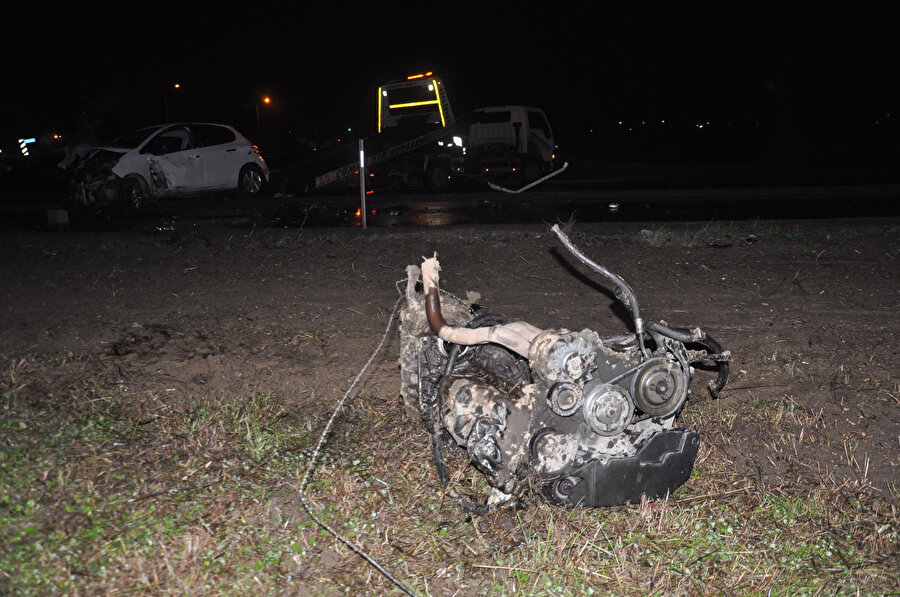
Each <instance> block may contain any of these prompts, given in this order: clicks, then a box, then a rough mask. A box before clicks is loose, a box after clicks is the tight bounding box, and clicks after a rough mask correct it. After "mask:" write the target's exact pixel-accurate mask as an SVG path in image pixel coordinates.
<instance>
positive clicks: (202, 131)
mask: <svg viewBox="0 0 900 597" xmlns="http://www.w3.org/2000/svg"><path fill="white" fill-rule="evenodd" d="M191 130H192V132H193V134H194V141H195V143H196V146H197V151H198V153H199V154H200V158H201V160H202V161H203V170H204V172H205V175H206V184H207V185H208V186H209V187H210V188H226V187H233V186H235V185H236V184H237V175H238V172H239V171H240V169H241V166H243V165H244V164H245V163H246V162H247V151H248V149H249V148H248V147H247V143H246V142H245V141H243V139H239V138H238V136H237V135H235V133H234V132H233V131H232V130H231V129H230V128H228V127H226V126H220V125H217V124H193V125H191Z"/></svg>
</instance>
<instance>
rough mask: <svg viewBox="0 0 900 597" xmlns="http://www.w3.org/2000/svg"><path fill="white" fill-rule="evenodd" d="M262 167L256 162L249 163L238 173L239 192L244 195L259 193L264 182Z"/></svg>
mask: <svg viewBox="0 0 900 597" xmlns="http://www.w3.org/2000/svg"><path fill="white" fill-rule="evenodd" d="M264 182H265V181H264V179H263V173H262V169H261V168H260V167H259V166H256V165H254V164H247V165H246V166H244V167H243V168H241V172H240V174H238V193H239V194H241V195H244V196H248V195H256V194H258V193H259V192H260V191H261V190H262V188H263V184H264Z"/></svg>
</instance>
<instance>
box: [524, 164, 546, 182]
mask: <svg viewBox="0 0 900 597" xmlns="http://www.w3.org/2000/svg"><path fill="white" fill-rule="evenodd" d="M542 172H543V169H542V168H541V165H540V164H539V163H538V162H536V161H534V160H531V161H529V162H528V163H526V164H525V167H524V168H523V169H522V176H523V177H524V178H525V182H534V181H536V180H537V179H539V178H540V177H541V173H542Z"/></svg>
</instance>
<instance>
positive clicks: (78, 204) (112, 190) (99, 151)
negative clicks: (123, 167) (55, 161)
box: [59, 146, 124, 208]
mask: <svg viewBox="0 0 900 597" xmlns="http://www.w3.org/2000/svg"><path fill="white" fill-rule="evenodd" d="M123 154H124V151H123V150H122V149H119V148H108V147H95V146H88V147H80V148H76V149H75V150H73V151H72V152H70V154H69V155H67V156H66V158H65V159H64V160H63V161H61V162H60V163H59V167H61V168H64V169H66V170H70V171H71V173H72V175H71V179H70V181H69V187H68V190H67V192H66V196H65V198H64V201H63V202H64V204H65V205H66V206H67V207H72V208H85V207H91V206H96V207H102V206H107V205H110V204H113V203H115V202H116V201H117V200H118V199H119V197H120V193H121V178H120V177H119V176H117V175H116V174H115V173H114V171H113V169H114V168H115V167H116V164H118V163H119V160H120V159H121V158H122V155H123Z"/></svg>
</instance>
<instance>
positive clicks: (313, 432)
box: [0, 357, 900, 595]
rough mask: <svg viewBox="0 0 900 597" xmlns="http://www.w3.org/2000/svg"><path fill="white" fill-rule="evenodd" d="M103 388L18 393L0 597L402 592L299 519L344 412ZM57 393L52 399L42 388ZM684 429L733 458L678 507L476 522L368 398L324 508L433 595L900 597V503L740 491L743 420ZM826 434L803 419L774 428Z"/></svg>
mask: <svg viewBox="0 0 900 597" xmlns="http://www.w3.org/2000/svg"><path fill="white" fill-rule="evenodd" d="M90 371H91V363H85V362H80V361H79V359H77V358H74V359H73V358H71V357H67V358H60V359H55V360H51V361H40V360H31V361H18V362H16V363H13V365H12V366H11V367H10V368H9V370H8V371H7V372H6V373H5V375H4V378H3V385H2V402H0V409H2V410H0V437H2V440H0V447H2V452H0V593H3V594H15V595H56V594H62V593H67V594H71V595H101V594H108V595H120V594H128V595H160V594H185V595H219V594H229V595H251V594H252V595H269V594H273V595H274V594H284V593H290V594H320V595H337V594H348V593H349V594H400V590H399V589H398V588H397V587H394V586H393V585H391V584H390V583H389V582H388V581H387V580H386V579H385V578H384V577H382V576H381V575H380V574H379V573H378V572H377V571H375V570H374V569H373V568H372V567H371V566H369V565H368V564H366V563H365V562H364V561H363V560H362V559H361V558H359V557H358V556H357V555H356V554H354V553H353V552H352V551H351V550H349V549H348V548H347V547H345V546H344V545H343V544H341V543H340V542H337V541H335V540H334V539H333V538H332V537H331V536H330V535H328V534H326V533H325V532H324V531H323V530H322V529H320V528H319V527H318V526H316V525H315V524H313V523H312V522H311V521H310V520H309V518H308V516H307V515H306V513H305V512H304V511H303V509H302V508H300V507H299V505H300V502H299V499H298V496H297V491H296V490H297V485H298V479H299V477H300V476H301V475H302V474H303V471H304V470H305V467H306V464H307V462H308V460H307V459H308V457H309V452H310V447H311V446H312V445H313V444H314V442H315V441H316V440H317V439H318V432H319V430H320V429H321V428H322V426H323V425H324V422H325V419H326V418H327V416H328V415H329V413H328V411H327V405H319V406H317V407H316V408H315V409H311V410H310V412H303V413H299V412H287V411H285V410H283V408H282V407H281V406H280V404H281V402H282V401H281V400H279V397H277V396H270V395H262V396H247V397H240V396H229V397H213V396H206V397H181V398H180V399H178V400H173V399H171V397H169V398H168V399H167V400H165V401H164V400H162V397H160V396H156V395H153V394H152V393H150V392H139V391H134V390H132V389H128V388H124V387H122V386H119V385H115V384H111V385H104V384H103V383H101V382H99V381H98V379H100V378H98V377H95V376H92V375H86V374H85V373H86V372H90ZM45 377H52V378H53V379H55V380H56V382H57V383H56V384H55V385H54V390H53V391H48V389H47V388H41V387H40V379H43V378H45ZM685 416H686V417H687V418H688V419H689V421H690V423H691V424H692V425H693V426H696V427H698V428H700V429H701V433H702V434H704V436H706V437H709V438H713V439H712V440H711V441H707V442H706V443H704V444H703V446H702V450H701V454H700V457H699V459H698V465H697V467H696V470H695V473H694V475H693V477H692V478H691V480H690V481H689V482H688V483H687V484H686V485H685V486H684V487H683V488H682V489H681V490H680V491H679V492H678V494H677V495H676V496H675V498H674V499H672V500H670V501H668V502H665V503H656V504H643V505H640V506H634V507H623V508H614V509H603V510H572V511H567V510H562V509H557V508H551V507H548V506H546V505H543V504H539V503H533V504H531V505H530V507H529V508H528V509H526V510H520V511H507V510H498V511H493V512H491V513H489V514H487V515H484V516H471V515H468V514H467V513H465V512H463V511H462V510H461V509H460V508H459V507H458V505H457V504H456V503H455V502H454V501H452V500H450V499H445V498H444V497H442V495H441V492H440V489H439V486H438V484H437V482H436V475H435V473H434V471H433V467H432V465H431V460H430V444H429V440H428V437H427V436H426V434H425V433H424V432H423V431H422V430H421V429H420V428H419V427H418V426H417V425H416V424H414V423H413V422H410V421H408V420H406V419H404V418H403V417H402V415H401V408H400V406H399V405H398V403H397V401H396V399H395V397H393V396H378V395H371V394H368V393H366V391H365V390H364V394H363V395H362V396H359V397H356V398H355V399H354V400H353V401H352V404H351V405H349V408H347V410H346V412H344V413H343V414H342V415H341V416H340V417H339V418H338V420H337V424H336V426H335V428H334V430H333V432H332V434H331V437H330V439H329V442H328V443H327V445H326V449H325V452H324V454H323V458H322V461H321V463H320V464H319V466H318V468H317V469H316V471H315V474H314V476H313V477H312V481H311V483H310V486H309V488H308V490H307V495H308V497H309V498H310V500H311V501H312V503H313V506H314V508H316V512H317V514H319V515H320V516H321V517H322V518H323V519H324V520H325V521H326V522H327V523H328V524H329V525H331V526H333V527H335V528H337V529H338V530H340V532H341V533H343V534H344V535H346V537H348V538H349V539H351V540H352V541H354V542H356V543H358V544H359V545H361V546H362V547H363V548H364V549H366V550H367V551H368V552H369V553H370V554H371V555H372V556H373V557H374V558H375V559H377V560H378V561H379V562H380V563H381V564H382V565H384V566H385V567H386V568H388V569H389V570H390V571H391V572H392V573H393V574H395V575H396V576H397V577H398V578H400V579H402V580H403V581H404V582H406V583H407V584H408V585H409V586H410V587H412V588H413V589H414V590H415V591H416V592H417V593H418V594H422V595H454V594H458V595H585V594H616V595H646V594H658V595H664V594H665V595H670V594H676V595H677V594H756V595H769V594H772V595H798V594H811V595H812V594H820V593H826V594H856V592H857V591H860V592H861V593H864V594H885V593H891V592H896V591H898V590H900V579H898V573H897V566H896V563H897V561H898V557H900V552H898V544H900V526H898V513H897V509H896V507H897V504H896V501H890V500H879V499H876V498H871V497H864V496H863V494H861V493H859V491H858V489H859V486H858V485H856V486H853V485H852V484H846V483H844V484H837V483H835V482H832V481H831V480H830V479H829V477H828V476H827V475H824V476H822V477H821V478H819V479H818V480H816V481H810V480H809V479H807V480H806V481H803V482H795V481H791V482H787V481H785V482H784V483H782V484H779V485H777V486H776V485H773V484H771V483H766V482H763V481H761V480H759V479H750V478H743V477H740V478H738V477H735V476H734V474H733V472H732V471H733V468H732V467H731V466H730V462H729V461H728V458H727V456H725V454H724V453H723V451H722V450H720V449H719V448H718V447H717V446H718V444H717V443H716V442H717V441H721V438H722V437H726V436H727V435H728V431H729V426H733V425H734V418H733V417H732V416H730V414H729V413H727V412H716V411H715V410H714V409H705V410H700V409H695V410H689V411H688V412H687V413H686V415H685ZM814 416H815V415H814V414H809V413H803V412H800V411H797V410H793V409H791V408H790V401H789V400H786V401H785V406H783V407H782V409H781V410H780V412H774V413H769V414H768V415H766V419H765V420H764V421H760V422H759V423H760V424H767V425H778V424H787V422H790V423H792V424H806V425H810V424H813V423H814V420H813V419H814ZM788 419H790V421H788ZM782 448H783V446H782ZM847 458H848V460H850V461H852V460H853V458H854V454H853V452H852V446H848V453H847ZM859 464H860V463H858V462H857V463H856V465H859ZM449 465H450V470H451V472H452V473H453V479H454V481H453V484H454V485H453V486H454V488H455V489H457V491H459V492H460V493H462V494H465V495H468V496H470V497H472V498H476V499H482V498H483V497H484V495H485V494H486V486H485V484H484V483H483V481H481V479H480V477H479V476H478V475H475V474H472V473H471V471H470V470H469V469H467V468H466V466H465V463H464V462H463V461H462V459H461V458H459V457H456V456H451V457H450V458H449Z"/></svg>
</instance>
